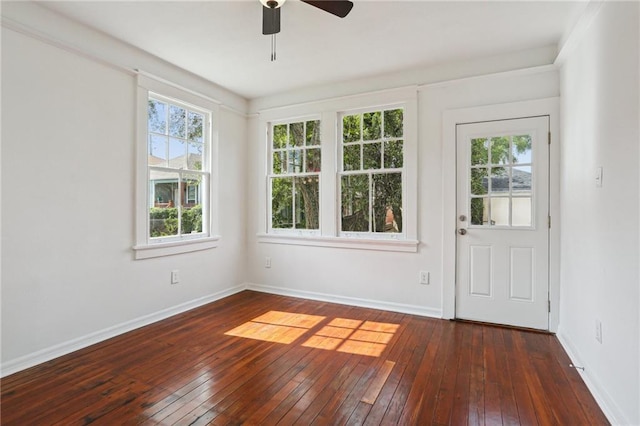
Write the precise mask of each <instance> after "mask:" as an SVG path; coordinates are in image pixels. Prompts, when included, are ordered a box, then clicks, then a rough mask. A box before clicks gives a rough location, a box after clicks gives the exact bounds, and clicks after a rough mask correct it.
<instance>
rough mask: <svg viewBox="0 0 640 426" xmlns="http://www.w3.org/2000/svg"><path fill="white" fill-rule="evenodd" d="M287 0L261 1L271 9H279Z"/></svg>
mask: <svg viewBox="0 0 640 426" xmlns="http://www.w3.org/2000/svg"><path fill="white" fill-rule="evenodd" d="M285 1H286V0H260V3H262V4H263V5H264V6H266V7H268V8H269V9H277V8H279V7H280V6H282V5H283V4H284V2H285Z"/></svg>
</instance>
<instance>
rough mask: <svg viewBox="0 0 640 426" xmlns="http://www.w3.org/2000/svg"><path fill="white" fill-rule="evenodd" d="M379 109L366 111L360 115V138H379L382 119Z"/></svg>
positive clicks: (368, 139) (369, 139) (370, 139)
mask: <svg viewBox="0 0 640 426" xmlns="http://www.w3.org/2000/svg"><path fill="white" fill-rule="evenodd" d="M380 117H381V116H380V111H376V112H367V113H364V114H363V115H362V124H363V128H362V139H364V140H366V141H372V140H376V139H380V136H381V134H382V119H381V118H380Z"/></svg>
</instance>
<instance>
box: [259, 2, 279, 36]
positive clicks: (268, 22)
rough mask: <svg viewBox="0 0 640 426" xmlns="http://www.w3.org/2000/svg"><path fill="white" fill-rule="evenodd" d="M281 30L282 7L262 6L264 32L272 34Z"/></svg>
mask: <svg viewBox="0 0 640 426" xmlns="http://www.w3.org/2000/svg"><path fill="white" fill-rule="evenodd" d="M279 32H280V8H279V7H278V8H269V7H266V6H262V34H264V35H270V34H277V33H279Z"/></svg>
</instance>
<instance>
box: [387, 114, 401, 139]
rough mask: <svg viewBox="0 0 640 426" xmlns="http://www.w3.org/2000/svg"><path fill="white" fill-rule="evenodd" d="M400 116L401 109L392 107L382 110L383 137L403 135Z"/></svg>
mask: <svg viewBox="0 0 640 426" xmlns="http://www.w3.org/2000/svg"><path fill="white" fill-rule="evenodd" d="M402 117H403V110H402V109H394V110H389V111H385V112H384V137H385V138H401V137H402V136H403V124H402Z"/></svg>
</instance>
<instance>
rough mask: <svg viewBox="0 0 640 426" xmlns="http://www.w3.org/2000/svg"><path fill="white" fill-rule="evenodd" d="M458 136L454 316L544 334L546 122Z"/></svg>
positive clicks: (503, 123) (480, 127)
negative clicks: (540, 330) (528, 329)
mask: <svg viewBox="0 0 640 426" xmlns="http://www.w3.org/2000/svg"><path fill="white" fill-rule="evenodd" d="M456 134H457V214H458V217H457V224H458V230H457V231H458V236H457V247H456V250H457V270H456V317H457V318H461V319H469V320H475V321H483V322H490V323H497V324H506V325H513V326H518V327H528V328H536V329H542V330H548V329H549V308H548V301H549V272H548V269H549V223H548V220H549V145H548V135H549V117H547V116H543V117H532V118H520V119H513V120H500V121H490V122H482V123H471V124H459V125H458V126H457V128H456Z"/></svg>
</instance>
